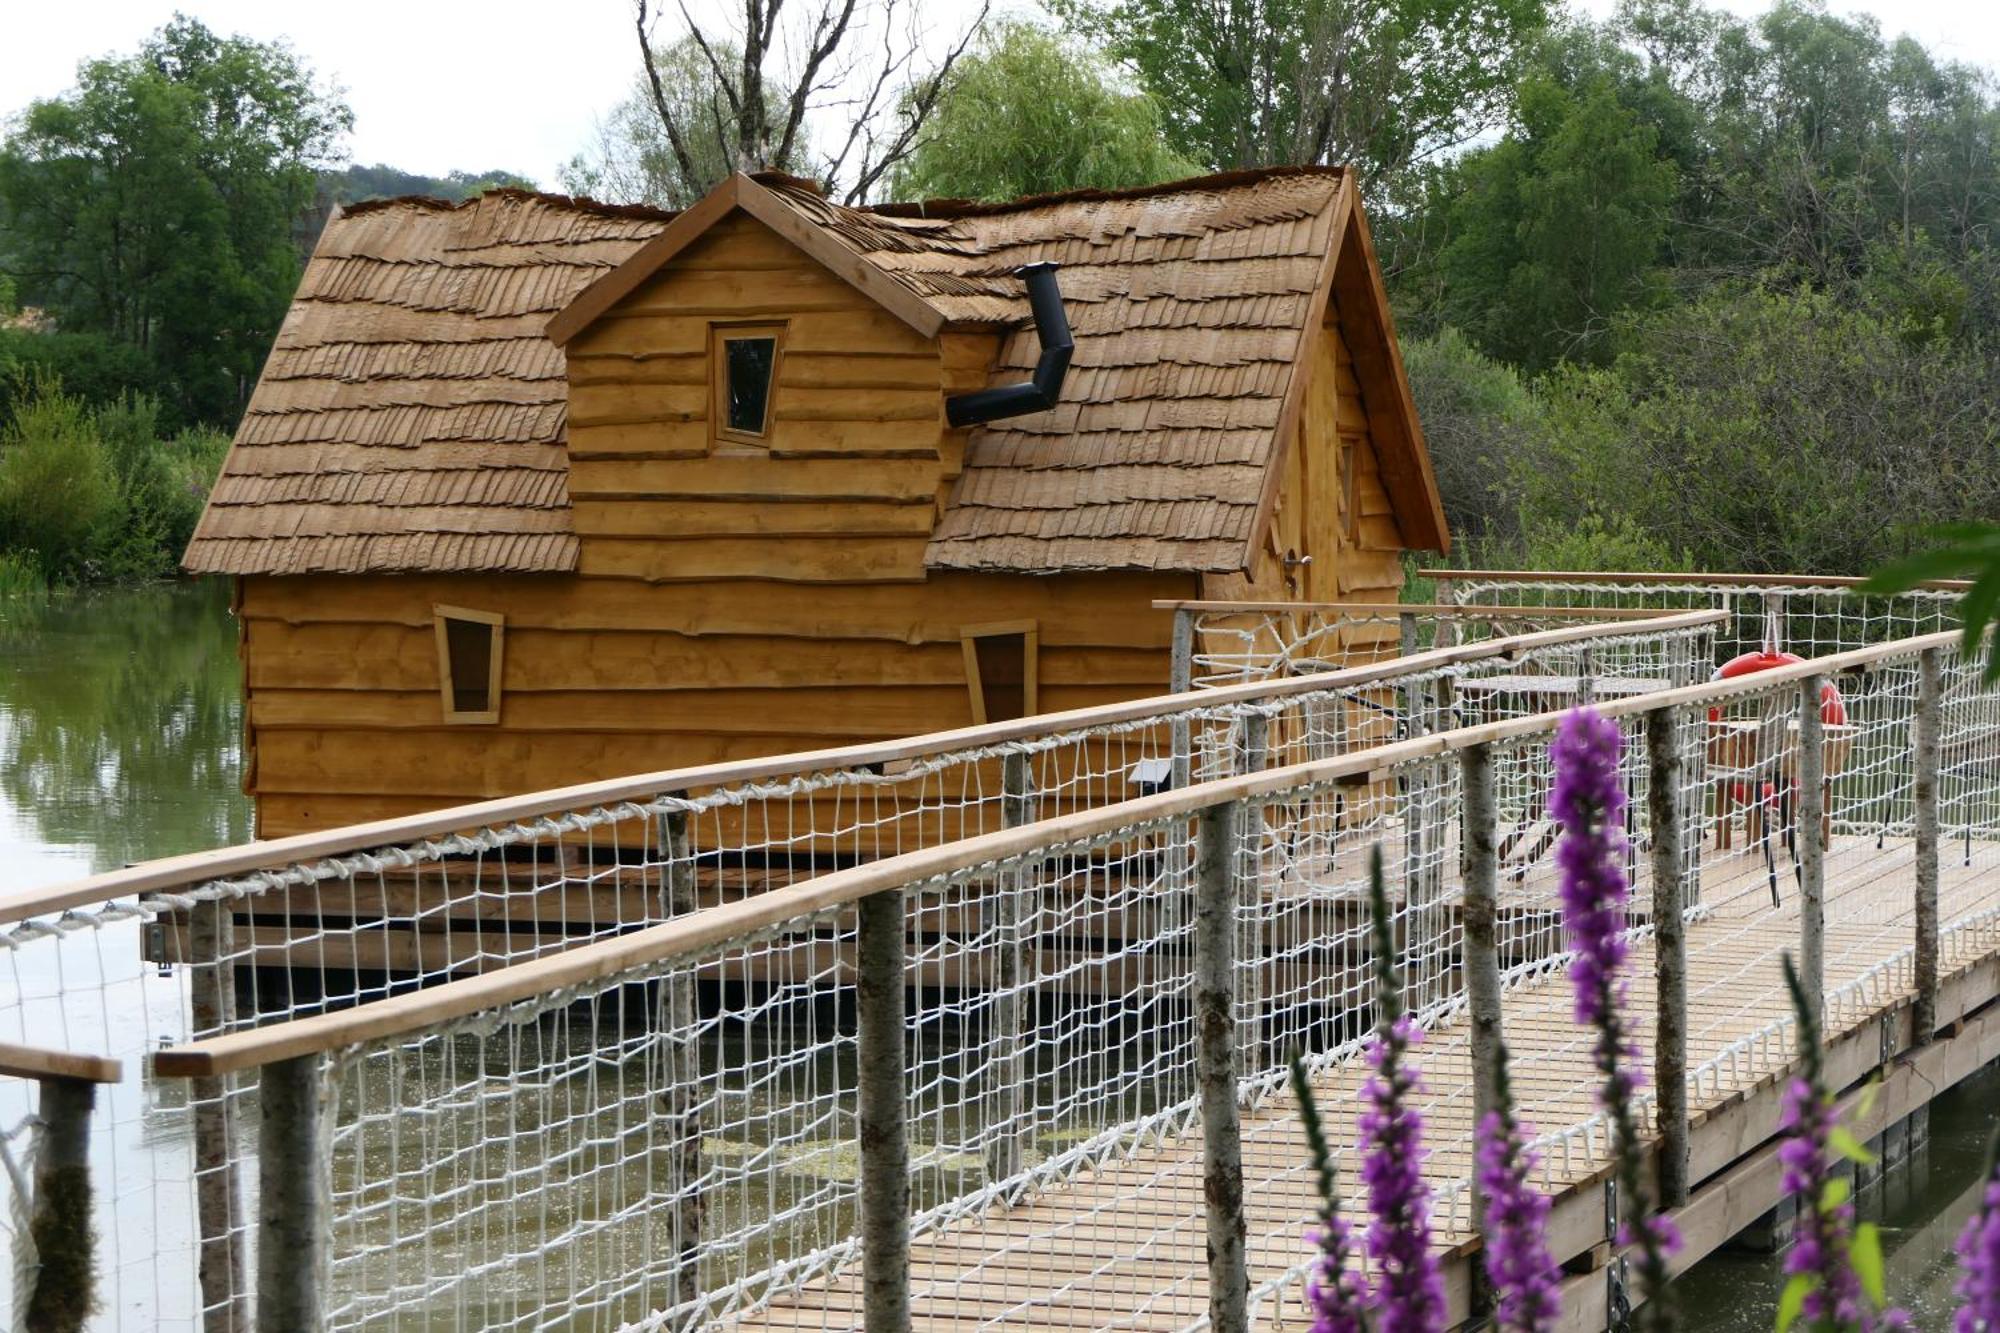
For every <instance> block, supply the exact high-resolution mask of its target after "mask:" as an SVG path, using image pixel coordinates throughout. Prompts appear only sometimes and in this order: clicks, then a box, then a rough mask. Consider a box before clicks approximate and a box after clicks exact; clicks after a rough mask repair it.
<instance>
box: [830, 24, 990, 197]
mask: <svg viewBox="0 0 2000 1333" xmlns="http://www.w3.org/2000/svg"><path fill="white" fill-rule="evenodd" d="M991 9H992V3H991V0H981V3H980V6H979V14H978V16H977V17H976V18H974V19H973V21H972V24H971V26H969V27H968V28H967V29H966V30H965V33H964V34H963V35H962V36H961V37H960V38H959V39H958V45H956V46H954V47H953V48H952V49H951V51H950V53H949V54H947V55H946V56H945V58H944V60H943V61H942V62H941V63H940V64H939V65H938V67H937V68H936V69H935V70H933V71H932V72H931V73H930V74H928V75H927V76H925V77H924V78H923V79H922V80H920V81H919V82H918V83H917V84H916V85H915V86H913V87H912V88H911V89H910V92H909V100H908V102H907V103H906V104H905V106H904V107H903V109H902V125H901V128H900V129H899V130H898V132H897V133H896V135H895V136H894V137H892V138H891V139H890V140H889V141H888V147H887V148H885V149H883V151H882V152H881V153H880V154H879V155H875V154H874V153H873V148H874V143H873V139H872V137H871V139H870V142H869V153H868V154H866V155H864V157H863V159H862V164H861V170H860V172H859V174H858V176H857V178H856V180H855V182H854V185H853V187H852V188H851V189H849V190H848V192H847V195H846V202H847V203H850V204H853V203H858V202H860V201H861V200H863V199H865V198H867V196H868V193H869V191H871V190H872V189H874V188H875V185H876V183H877V182H878V181H880V180H881V179H882V177H883V176H884V175H885V174H886V173H887V172H888V170H889V168H890V167H893V166H895V165H896V164H897V163H898V162H901V161H902V160H903V159H905V158H907V157H908V156H909V155H910V154H911V153H914V152H915V151H916V150H917V145H918V143H919V141H920V138H919V136H920V135H921V134H922V133H923V128H924V125H925V124H926V123H927V122H928V121H929V120H930V117H931V113H932V112H934V111H936V110H937V105H938V102H939V101H940V100H941V99H942V98H943V96H944V93H945V89H946V88H948V87H950V85H951V71H952V68H953V66H955V65H957V64H958V61H959V58H960V57H962V56H963V55H964V54H965V53H966V50H967V49H968V48H969V47H971V45H972V39H973V38H974V37H975V36H977V35H978V33H979V30H980V29H981V28H982V27H984V26H985V24H986V16H987V14H988V12H990V11H991ZM871 106H872V101H871ZM870 156H873V159H874V160H873V161H870V160H869V157H870Z"/></svg>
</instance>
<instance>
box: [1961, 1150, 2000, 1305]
mask: <svg viewBox="0 0 2000 1333" xmlns="http://www.w3.org/2000/svg"><path fill="white" fill-rule="evenodd" d="M1994 1146H1995V1149H1996V1151H1993V1152H1990V1153H1989V1154H1988V1157H1987V1163H1988V1165H1987V1168H1986V1192H1985V1194H1983V1195H1982V1196H1981V1197H1980V1201H1979V1211H1978V1212H1976V1213H1974V1214H1973V1215H1972V1216H1971V1217H1969V1218H1967V1219H1966V1221H1965V1230H1964V1231H1962V1232H1960V1233H1959V1236H1958V1285H1957V1286H1956V1287H1954V1288H1953V1291H1954V1292H1955V1293H1956V1294H1957V1296H1958V1297H1959V1298H1960V1299H1961V1300H1963V1301H1964V1302H1965V1304H1963V1305H1961V1306H1959V1307H1958V1315H1957V1317H1956V1318H1955V1320H1954V1321H1953V1324H1952V1328H1953V1329H1954V1331H1955V1333H2000V1139H1997V1140H1996V1141H1995V1145H1994Z"/></svg>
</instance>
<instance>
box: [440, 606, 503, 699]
mask: <svg viewBox="0 0 2000 1333" xmlns="http://www.w3.org/2000/svg"><path fill="white" fill-rule="evenodd" d="M431 613H432V616H433V618H434V619H435V621H436V623H437V646H438V689H439V691H440V693H441V694H442V695H443V698H444V720H445V721H447V722H498V721H499V720H500V649H501V641H502V634H503V633H504V631H505V626H506V617H504V616H500V615H495V614H494V613H493V612H491V611H469V610H467V609H465V608H464V607H459V606H434V607H432V608H431Z"/></svg>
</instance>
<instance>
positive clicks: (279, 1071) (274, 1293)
mask: <svg viewBox="0 0 2000 1333" xmlns="http://www.w3.org/2000/svg"><path fill="white" fill-rule="evenodd" d="M320 1065H321V1059H320V1056H319V1054H318V1053H317V1052H315V1053H313V1054H311V1055H298V1056H293V1057H292V1058H291V1059H289V1060H279V1061H277V1062H276V1063H274V1064H268V1065H265V1066H264V1068H263V1070H262V1071H261V1072H260V1074H259V1076H258V1080H257V1118H258V1134H257V1177H258V1179H257V1333H316V1331H317V1330H319V1329H321V1328H323V1327H325V1322H326V1306H325V1300H326V1293H325V1287H324V1284H325V1277H326V1266H327V1238H326V1218H325V1215H324V1209H323V1204H322V1200H323V1198H324V1196H325V1192H326V1175H327V1172H328V1171H329V1170H330V1164H329V1163H328V1162H327V1161H326V1160H325V1156H324V1154H323V1152H322V1150H321V1147H320V1143H321V1138H322V1135H321V1128H322V1126H321V1121H322V1118H323V1116H324V1108H323V1105H322V1102H321V1091H322V1090H321V1086H320V1084H321V1073H320Z"/></svg>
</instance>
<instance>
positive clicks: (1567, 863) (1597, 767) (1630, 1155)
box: [1549, 708, 1680, 1329]
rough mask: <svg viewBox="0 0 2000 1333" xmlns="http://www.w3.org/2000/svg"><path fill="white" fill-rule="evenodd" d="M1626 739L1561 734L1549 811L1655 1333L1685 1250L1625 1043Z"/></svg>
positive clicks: (1579, 1008) (1582, 717)
mask: <svg viewBox="0 0 2000 1333" xmlns="http://www.w3.org/2000/svg"><path fill="white" fill-rule="evenodd" d="M1623 748H1624V739H1623V737H1621V736H1620V735H1619V733H1618V726H1617V724H1616V723H1614V722H1610V721H1608V720H1606V719H1605V718H1602V717H1600V716H1598V715H1597V713H1595V712H1594V711H1592V710H1590V709H1588V708H1579V709H1576V710H1574V711H1572V712H1571V713H1569V714H1568V715H1567V716H1566V717H1564V718H1563V720H1562V721H1561V723H1559V724H1558V725H1557V727H1556V737H1555V741H1554V743H1553V744H1551V745H1550V746H1549V758H1550V760H1551V761H1552V762H1553V764H1554V765H1555V783H1554V787H1553V789H1552V790H1551V792H1550V794H1549V813H1550V814H1551V815H1553V816H1554V817H1555V820H1556V822H1557V823H1559V824H1560V825H1562V831H1563V836H1562V841H1561V842H1560V843H1559V844H1558V845H1557V847H1556V865H1557V869H1558V871H1559V874H1560V890H1559V891H1560V894H1561V898H1562V910H1563V928H1564V931H1565V933H1566V934H1567V935H1568V937H1569V947H1570V950H1571V952H1572V953H1573V954H1574V955H1575V960H1574V961H1573V962H1572V963H1571V964H1570V969H1569V975H1570V983H1571V985H1573V986H1574V987H1575V989H1576V1021H1577V1022H1579V1023H1583V1024H1587V1025H1589V1026H1591V1027H1594V1028H1596V1029H1597V1044H1596V1047H1595V1050H1594V1053H1593V1054H1594V1058H1595V1062H1596V1066H1597V1073H1598V1078H1599V1080H1600V1085H1599V1089H1598V1104H1599V1105H1600V1106H1602V1107H1603V1109H1604V1113H1605V1115H1606V1116H1608V1117H1609V1118H1610V1121H1611V1130H1612V1134H1611V1138H1612V1152H1613V1154H1614V1156H1615V1158H1616V1162H1615V1165H1616V1169H1617V1176H1618V1193H1619V1196H1620V1197H1621V1198H1622V1199H1623V1200H1624V1202H1625V1223H1624V1227H1623V1229H1622V1230H1621V1232H1620V1234H1619V1239H1620V1242H1621V1243H1624V1244H1636V1245H1637V1246H1638V1248H1639V1276H1640V1279H1641V1281H1642V1282H1643V1284H1644V1286H1645V1293H1646V1304H1645V1306H1644V1307H1642V1311H1641V1317H1642V1319H1643V1321H1644V1323H1645V1325H1646V1326H1647V1327H1648V1328H1652V1329H1667V1328H1672V1327H1673V1326H1674V1310H1673V1297H1672V1292H1671V1290H1670V1289H1669V1287H1668V1286H1667V1256H1668V1255H1670V1254H1672V1253H1673V1252H1674V1251H1675V1250H1676V1249H1678V1248H1679V1247H1680V1234H1679V1233H1678V1232H1677V1231H1676V1230H1675V1229H1674V1225H1673V1222H1672V1221H1671V1220H1670V1219H1669V1218H1667V1217H1665V1216H1664V1215H1661V1214H1657V1213H1655V1212H1654V1210H1653V1205H1652V1193H1651V1191H1650V1190H1649V1189H1648V1187H1647V1185H1646V1180H1645V1176H1644V1174H1643V1172H1642V1171H1641V1170H1640V1161H1639V1126H1638V1122H1637V1121H1636V1120H1635V1119H1634V1117H1633V1114H1632V1101H1633V1094H1634V1093H1636V1092H1637V1091H1638V1089H1639V1087H1640V1085H1641V1083H1642V1082H1643V1081H1644V1080H1643V1079H1642V1078H1641V1076H1640V1074H1639V1072H1638V1070H1637V1069H1636V1068H1635V1066H1636V1064H1637V1061H1638V1058H1639V1052H1638V1049H1637V1047H1635V1046H1634V1045H1633V1044H1632V1042H1631V1041H1630V1039H1628V1038H1627V1037H1626V1035H1625V1021H1624V1006H1625V981H1624V978H1623V977H1621V976H1620V975H1619V970H1620V968H1621V967H1623V965H1624V963H1625V952H1626V949H1625V934H1624V932H1625V904H1626V900H1627V898H1628V896H1629V885H1628V884H1627V882H1626V879H1625V852H1626V842H1625V831H1624V828H1623V826H1622V824H1621V822H1620V816H1622V815H1623V814H1624V812H1625V789H1624V786H1623V785H1622V784H1621V783H1620V782H1619V780H1618V756H1619V753H1620V751H1621V750H1622V749H1623Z"/></svg>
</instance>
